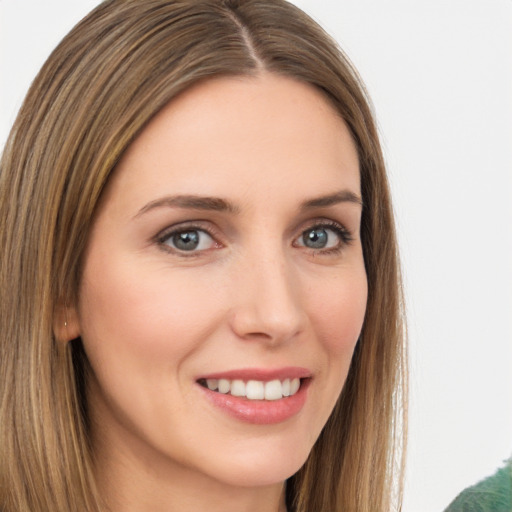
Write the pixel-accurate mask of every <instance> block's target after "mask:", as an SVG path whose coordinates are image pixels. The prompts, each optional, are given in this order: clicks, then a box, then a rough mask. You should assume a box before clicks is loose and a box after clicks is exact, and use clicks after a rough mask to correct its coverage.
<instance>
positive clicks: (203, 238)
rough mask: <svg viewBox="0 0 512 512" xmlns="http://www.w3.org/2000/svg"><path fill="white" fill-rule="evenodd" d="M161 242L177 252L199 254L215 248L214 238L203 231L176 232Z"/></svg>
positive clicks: (163, 238)
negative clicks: (198, 252)
mask: <svg viewBox="0 0 512 512" xmlns="http://www.w3.org/2000/svg"><path fill="white" fill-rule="evenodd" d="M161 242H162V243H163V244H164V245H168V246H170V247H171V248H173V249H175V250H177V251H184V252H197V251H204V250H206V249H211V248H212V247H214V246H215V241H214V240H213V238H212V237H211V236H210V235H209V234H208V233H207V232H206V231H203V230H202V229H186V230H183V231H175V232H173V233H170V234H168V235H166V236H165V237H162V239H161Z"/></svg>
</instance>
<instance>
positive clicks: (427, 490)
mask: <svg viewBox="0 0 512 512" xmlns="http://www.w3.org/2000/svg"><path fill="white" fill-rule="evenodd" d="M97 3H98V2H97V1H95V0H72V1H70V0H45V1H43V2H42V1H39V0H0V20H1V25H0V45H1V46H0V86H1V89H0V145H1V146H3V144H4V142H5V139H6V137H7V132H8V130H9V126H10V125H11V124H12V122H13V120H14V116H15V113H16V111H17V109H18V108H19V105H20V103H21V100H22V99H23V96H24V94H25V92H26V89H27V87H28V85H29V84H30V81H31V80H32V78H33V77H34V75H35V73H36V72H37V70H38V68H39V67H40V66H41V64H42V62H43V61H44V59H45V58H46V56H47V55H48V54H49V52H50V51H51V49H52V48H53V47H54V46H55V45H56V44H57V42H58V41H59V40H60V39H61V38H62V37H63V36H64V35H65V33H66V32H67V31H68V30H69V29H70V28H71V26H72V25H73V24H74V23H75V22H77V21H78V20H79V19H80V18H81V17H82V16H83V15H85V14H86V13H87V12H88V11H89V10H90V9H91V8H92V7H94V6H95V5H96V4H97ZM295 3H296V4H297V5H299V6H300V7H302V8H303V9H305V10H306V11H307V12H309V13H310V14H311V15H312V16H313V17H314V18H316V19H317V20H318V21H319V22H320V23H321V24H322V25H323V26H324V27H325V28H326V29H327V30H328V31H329V32H330V33H331V34H333V35H334V36H335V38H336V39H337V40H338V41H339V43H340V44H341V46H342V47H343V48H344V50H345V51H346V53H347V54H348V55H349V57H350V58H351V59H352V60H353V61H354V63H355V64H356V66H357V68H358V69H359V71H360V73H361V75H362V76H363V79H364V80H365V82H366V84H367V87H368V89H369V91H370V94H371V96H372V98H373V101H374V105H375V111H376V114H377V118H378V122H379V126H380V130H381V134H382V140H383V145H384V150H385V154H386V159H387V162H388V167H389V173H390V179H391V182H392V188H393V193H394V199H395V208H396V213H397V222H398V228H399V236H400V243H401V249H402V259H403V269H404V275H405V283H406V294H407V302H408V317H409V331H410V352H411V388H412V389H411V405H410V442H409V464H408V472H407V488H406V502H405V507H404V511H405V512H435V511H441V510H442V509H443V508H444V507H445V506H446V505H447V504H448V503H449V502H450V501H451V499H452V498H453V497H454V496H455V495H456V494H457V493H458V492H459V491H460V490H461V489H462V488H463V487H465V486H467V485H470V484H472V483H474V482H475V481H477V480H479V479H480V478H481V477H483V476H486V475H488V474H490V473H492V472H493V471H494V469H495V468H496V467H497V466H499V465H500V464H501V462H502V460H503V459H505V458H507V457H509V456H510V455H512V371H511V368H512V229H511V223H512V177H511V176H512V0H448V1H447V0H428V1H427V0H421V1H420V0H418V1H414V0H357V1H354V0H316V1H315V0H296V2H295ZM361 512H362V511H361Z"/></svg>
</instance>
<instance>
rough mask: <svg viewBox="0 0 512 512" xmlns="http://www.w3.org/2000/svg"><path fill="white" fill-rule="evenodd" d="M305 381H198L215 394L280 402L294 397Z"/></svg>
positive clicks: (297, 379) (295, 379) (294, 379)
mask: <svg viewBox="0 0 512 512" xmlns="http://www.w3.org/2000/svg"><path fill="white" fill-rule="evenodd" d="M304 380H306V379H299V378H293V379H284V380H279V379H274V380H270V381H267V382H265V381H261V380H248V381H244V380H241V379H234V380H229V379H199V380H198V381H197V382H198V383H199V384H200V385H201V386H203V387H204V388H207V389H209V390H210V391H214V392H216V393H222V394H229V395H231V396H236V397H241V398H247V399H248V400H281V399H282V398H287V397H290V396H293V395H295V394H296V393H297V392H298V391H299V389H300V387H301V385H302V383H303V381H304Z"/></svg>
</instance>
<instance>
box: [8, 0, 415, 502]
mask: <svg viewBox="0 0 512 512" xmlns="http://www.w3.org/2000/svg"><path fill="white" fill-rule="evenodd" d="M262 71H265V72H268V73H276V74H280V75H285V76H288V77H291V78H294V79H296V80H299V81H301V82H305V83H308V84H311V85H312V86H313V87H315V88H317V89H319V90H321V91H322V92H323V93H324V94H325V97H326V98H327V99H328V101H330V102H331V104H332V105H333V107H334V108H335V109H336V110H337V111H338V112H339V114H340V115H341V116H342V117H343V119H344V120H345V122H346V123H347V126H348V127H349V129H350V131H351V134H352V137H353V138H354V141H355V143H356V146H357V148H358V154H359V160H360V172H361V187H362V196H363V203H364V207H363V215H362V227H361V236H362V241H363V251H364V258H365V265H366V271H367V276H368V287H369V291H368V305H367V311H366V318H365V322H364V326H363V331H362V333H361V337H360V340H359V341H358V344H357V347H356V351H355V354H354V357H353V360H352V364H351V368H350V371H349V375H348V378H347V382H346V384H345V387H344V389H343V392H342V394H341V396H340V398H339V400H338V403H337V405H336V407H335V409H334V411H333V413H332V415H331V417H330V419H329V421H328V423H327V425H326V426H325V428H324V430H323V431H322V433H321V435H320V437H319V439H318V440H317V442H316V444H315V446H314V448H313V450H312V452H311V454H310V456H309V458H308V460H307V462H306V464H305V465H304V466H303V467H302V468H301V469H300V470H299V471H298V473H297V474H296V475H294V476H293V477H291V478H290V479H289V481H288V482H287V488H286V493H287V506H288V509H289V511H290V512H292V511H294V512H312V511H314V512H322V511H324V512H332V511H337V510H339V511H342V510H343V511H345V510H346V511H356V510H357V511H388V510H392V509H393V507H395V506H396V507H398V506H399V505H398V504H399V502H400V498H401V488H402V475H403V460H404V459H403V457H404V444H403V440H404V438H405V431H406V417H405V413H406V398H407V396H406V389H407V386H406V384H407V382H406V352H405V342H404V327H403V325H404V321H403V305H402V293H401V284H400V272H399V264H398V257H397V249H396V237H395V230H394V223H393V215H392V207H391V201H390V196H389V188H388V184H387V180H386V173H385V166H384V162H383V158H382V154H381V149H380V146H379V141H378V135H377V131H376V128H375V123H374V120H373V117H372V113H371V110H370V107H369V100H368V98H367V96H366V94H365V91H364V88H363V86H362V84H361V82H360V80H359V79H358V76H357V73H356V72H355V70H354V69H353V68H352V66H351V65H350V63H349V61H348V60H347V59H346V57H345V56H344V55H343V54H342V53H341V51H340V50H339V49H338V48H337V46H336V44H335V43H334V42H333V41H332V40H331V39H330V38H329V37H328V36H327V35H326V34H325V32H323V31H322V29H320V28H319V27H318V25H316V24H315V23H314V22H313V21H312V20H311V19H310V18H309V17H307V16H306V15H305V14H304V13H302V11H300V10H299V9H297V8H296V7H294V6H293V5H291V4H288V3H286V2H285V1H283V0H245V1H244V0H176V1H173V0H144V1H143V2H141V1H140V0H107V1H105V2H103V3H102V4H101V5H99V6H98V7H97V8H96V9H95V10H94V11H93V12H92V13H91V14H89V15H88V16H87V17H86V18H84V20H82V21H81V22H80V23H79V24H78V25H77V26H76V27H75V28H74V29H73V30H72V31H71V32H70V34H69V35H68V36H66V38H65V39H64V40H63V41H62V42H61V44H60V45H59V46H58V47H57V48H56V50H55V51H54V52H53V53H52V55H51V56H50V58H49V59H48V61H47V62H46V64H45V65H44V67H43V69H42V70H41V72H40V73H39V75H38V76H37V78H36V79H35V81H34V83H33V85H32V87H31V89H30V91H29V93H28V95H27V97H26V100H25V102H24V104H23V106H22V108H21V110H20V112H19V115H18V117H17V120H16V122H15V125H14V127H13V129H12V132H11V135H10V137H9V139H8V141H7V144H6V147H5V150H4V153H3V156H2V160H1V167H0V251H1V256H0V290H1V293H2V299H1V301H0V326H1V334H0V349H1V360H0V378H1V382H2V391H1V396H0V508H1V509H2V511H3V512H14V511H16V512H29V511H30V512H47V511H48V510H87V511H91V512H93V511H94V512H99V511H100V510H102V505H101V502H100V499H99V497H98V493H97V491H96V486H95V479H94V460H93V454H92V451H91V446H90V444H89V435H88V424H87V421H88V420H87V404H86V402H85V397H84V384H85V381H86V379H87V371H88V365H87V360H86V358H85V355H84V353H83V350H82V348H81V343H80V340H78V339H77V340H74V341H72V342H69V343H65V342H63V341H62V340H59V339H58V337H57V336H55V334H54V331H55V329H54V327H55V325H54V324H55V318H56V315H57V313H58V311H59V308H62V307H63V305H64V306H65V305H66V304H75V303H76V300H77V296H78V292H79V284H80V272H81V265H82V257H83V252H84V248H85V244H86V241H87V237H88V233H89V229H90V226H91V223H92V220H93V218H94V214H95V211H96V208H97V205H98V201H99V200H100V198H101V195H102V191H103V189H104V187H105V185H106V183H107V182H108V179H109V176H110V174H111V173H112V172H113V170H114V169H115V167H116V164H117V162H118V161H119V160H120V158H121V156H122V155H123V153H124V151H125V150H126V148H127V147H128V146H129V144H130V143H131V142H132V141H133V140H134V139H135V138H136V137H137V135H138V134H139V133H140V132H141V130H143V128H144V127H145V126H146V125H147V124H148V123H149V121H150V120H151V119H152V118H153V117H154V116H155V115H156V114H157V113H158V112H159V111H160V110H161V109H162V108H163V107H164V106H165V105H166V104H167V103H169V102H170V101H172V99H173V98H175V97H176V96H177V95H178V94H180V93H181V92H182V91H184V90H185V89H187V88H189V87H191V86H192V85H193V84H196V83H198V82H200V81H203V80H208V79H209V78H213V77H220V76H235V75H257V74H258V73H261V72H262Z"/></svg>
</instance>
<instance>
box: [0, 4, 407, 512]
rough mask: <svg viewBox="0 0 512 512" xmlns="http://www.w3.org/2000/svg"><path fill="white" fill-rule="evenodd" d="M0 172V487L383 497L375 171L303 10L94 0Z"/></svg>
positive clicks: (338, 70) (189, 506) (71, 493)
mask: <svg viewBox="0 0 512 512" xmlns="http://www.w3.org/2000/svg"><path fill="white" fill-rule="evenodd" d="M0 180H1V181H0V184H1V185H0V190H1V197H0V204H1V206H0V208H1V212H0V219H1V221H0V222H2V225H1V230H0V232H1V245H0V246H1V247H2V251H3V253H2V257H1V267H0V268H1V273H0V275H1V290H2V303H1V317H0V321H1V325H2V338H1V340H2V341H1V342H2V358H1V363H0V364H1V368H2V382H3V383H4V387H3V393H2V401H1V420H0V421H1V426H2V430H1V436H2V438H1V442H0V446H1V450H2V453H1V457H0V459H1V460H2V470H1V495H0V496H1V503H2V507H3V510H5V511H14V510H16V511H20V510H24V511H25V510H26V511H28V510H30V511H32V512H33V511H43V510H44V511H47V510H94V511H97V510H112V511H116V510H146V509H147V510H205V509H210V510H223V511H229V510H259V511H267V510H268V511H276V510H280V511H283V510H288V511H289V512H291V511H313V510H314V511H332V510H361V511H362V510H382V511H387V510H392V509H393V507H395V506H396V507H398V506H399V500H400V495H401V478H402V467H403V450H402V448H403V437H404V433H405V417H404V412H405V406H404V403H405V348H404V341H403V326H402V321H403V315H402V309H401V308H402V303H401V291H400V282H399V269H398V260H397V253H396V242H395V234H394V227H393V219H392V211H391V203H390V198H389V192H388V186H387V182H386V176H385V169H384V164H383V160H382V155H381V151H380V147H379V142H378V137H377V133H376V129H375V125H374V122H373V119H372V116H371V112H370V108H369V106H368V100H367V99H366V97H365V94H364V90H363V87H362V85H361V83H360V82H359V81H358V78H357V75H356V73H355V71H354V70H353V69H352V67H351V66H350V64H349V63H348V61H347V59H346V58H345V57H344V56H343V55H342V54H341V53H340V52H339V50H338V49H337V48H336V46H335V44H334V43H333V42H332V41H331V40H330V39H329V37H328V36H326V35H325V33H324V32H323V31H322V30H321V29H320V28H319V27H318V26H317V25H316V24H315V23H314V22H313V21H312V20H310V19H309V18H308V17H307V16H306V15H304V14H303V13H302V12H301V11H299V10H298V9H297V8H295V7H293V6H292V5H290V4H287V3H286V2H282V1H277V2H276V1H274V0H272V1H270V0H261V1H260V0H255V1H250V0H249V1H235V0H232V1H230V0H204V1H199V2H196V1H194V2H192V1H169V0H151V1H147V2H139V1H135V0H128V1H126V0H125V1H119V0H111V1H106V2H104V3H102V4H101V5H100V6H99V7H98V8H97V9H95V10H94V11H93V12H92V13H91V14H90V15H89V16H87V17H86V18H85V19H84V20H83V21H82V22H81V23H79V25H78V26H77V27H75V29H73V30H72V31H71V33H70V34H69V35H68V36H67V37H66V38H65V39H64V40H63V42H62V43H61V44H60V45H59V46H58V47H57V49H56V50H55V51H54V53H53V54H52V56H51V57H50V58H49V60H48V62H47V63H46V64H45V66H44V67H43V69H42V71H41V73H40V74H39V76H38V77H37V78H36V80H35V82H34V84H33V86H32V88H31V90H30V91H29V93H28V96H27V98H26V100H25V103H24V105H23V107H22V109H21V111H20V113H19V115H18V119H17V121H16V123H15V125H14V127H13V130H12V132H11V135H10V138H9V140H8V142H7V145H6V148H5V151H4V155H3V158H2V167H1V174H0ZM291 182H293V186H292V183H291ZM210 290H211V291H210Z"/></svg>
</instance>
